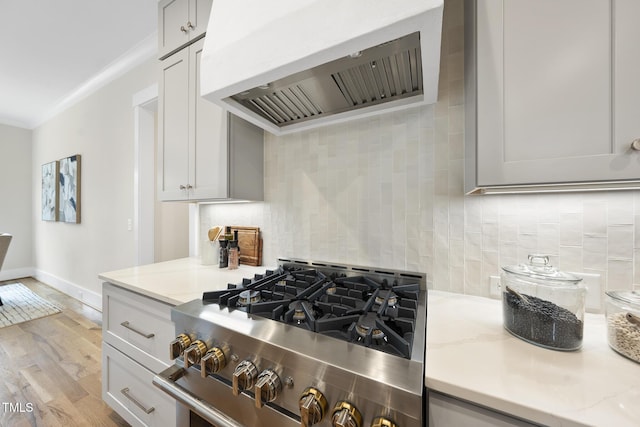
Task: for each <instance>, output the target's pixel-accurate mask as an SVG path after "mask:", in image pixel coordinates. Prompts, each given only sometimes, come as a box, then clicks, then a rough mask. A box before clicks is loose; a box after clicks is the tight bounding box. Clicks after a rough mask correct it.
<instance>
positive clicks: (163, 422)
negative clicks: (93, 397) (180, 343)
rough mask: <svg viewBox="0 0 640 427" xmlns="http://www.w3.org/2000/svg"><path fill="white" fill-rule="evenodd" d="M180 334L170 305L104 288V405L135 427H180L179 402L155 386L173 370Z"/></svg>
mask: <svg viewBox="0 0 640 427" xmlns="http://www.w3.org/2000/svg"><path fill="white" fill-rule="evenodd" d="M174 328H175V327H174V325H173V322H171V306H170V305H169V304H165V303H163V302H160V301H157V300H154V299H152V298H149V297H146V296H144V295H140V294H138V293H135V292H132V291H129V290H127V289H124V288H121V287H119V286H115V285H112V284H111V283H104V285H103V287H102V340H103V341H102V399H103V400H104V401H105V402H106V403H107V404H108V405H109V406H110V407H111V408H112V409H113V410H114V411H116V412H117V413H118V414H119V415H120V416H121V417H122V418H124V419H125V420H126V421H127V422H128V423H129V424H131V425H132V426H150V427H151V426H162V427H171V426H175V423H176V401H175V400H174V399H173V398H171V397H169V396H168V395H167V394H166V393H164V392H162V391H161V390H160V389H158V388H157V387H155V386H154V385H153V383H152V380H153V376H154V375H155V374H157V373H159V372H160V371H162V370H164V369H165V368H167V367H169V366H170V365H171V364H172V362H171V360H170V358H169V343H170V342H171V340H172V339H173V338H174V332H175V329H174Z"/></svg>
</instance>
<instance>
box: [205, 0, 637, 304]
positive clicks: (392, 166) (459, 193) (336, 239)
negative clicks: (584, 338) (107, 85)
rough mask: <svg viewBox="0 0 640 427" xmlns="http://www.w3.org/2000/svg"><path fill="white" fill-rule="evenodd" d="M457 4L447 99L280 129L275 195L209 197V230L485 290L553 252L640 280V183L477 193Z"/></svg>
mask: <svg viewBox="0 0 640 427" xmlns="http://www.w3.org/2000/svg"><path fill="white" fill-rule="evenodd" d="M444 12H445V22H444V32H443V46H442V61H441V76H440V88H439V100H438V103H437V104H436V105H435V106H432V107H422V108H418V109H413V110H407V111H403V112H397V113H392V114H386V115H382V116H378V117H375V118H369V119H363V120H359V121H354V122H350V123H348V124H343V125H338V126H331V127H326V128H321V129H318V130H314V131H308V132H303V133H298V134H293V135H288V136H285V137H274V136H273V135H267V137H266V141H265V182H264V187H265V202H264V203H252V204H248V205H203V206H201V210H200V218H201V223H200V229H201V239H202V240H204V239H205V233H206V230H207V229H208V228H209V227H211V226H213V225H254V226H259V227H261V229H262V231H263V239H264V252H263V257H264V263H265V265H274V263H275V261H276V258H277V257H279V256H284V257H290V256H293V257H298V258H307V259H313V260H318V261H333V262H346V263H352V264H361V265H367V266H382V267H387V268H396V269H406V270H414V271H420V272H426V273H427V274H428V281H429V286H430V287H431V288H435V289H440V290H449V291H453V292H459V293H467V294H473V295H483V296H488V295H489V276H490V275H499V274H500V271H501V268H500V267H501V266H505V265H511V264H515V263H519V262H526V259H527V255H528V254H530V253H539V252H542V253H546V254H549V255H551V261H552V264H554V265H555V266H558V267H559V268H561V269H563V270H565V271H574V272H587V273H594V274H599V275H601V285H602V289H603V290H606V289H631V287H632V286H633V284H636V286H639V285H640V192H638V191H626V192H594V193H576V194H565V195H558V194H554V195H517V196H468V197H466V196H464V194H463V156H464V151H463V136H464V135H463V129H464V112H463V108H462V105H463V100H464V93H463V79H464V63H463V49H464V45H463V22H462V1H461V0H448V1H447V2H446V5H445V11H444ZM550 102H553V101H552V100H550Z"/></svg>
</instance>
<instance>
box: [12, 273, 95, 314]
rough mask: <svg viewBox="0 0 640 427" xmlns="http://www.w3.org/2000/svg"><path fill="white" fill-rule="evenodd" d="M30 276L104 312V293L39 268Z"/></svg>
mask: <svg viewBox="0 0 640 427" xmlns="http://www.w3.org/2000/svg"><path fill="white" fill-rule="evenodd" d="M29 276H32V277H35V278H36V279H38V280H39V281H41V282H42V283H45V284H47V285H49V286H51V287H52V288H55V289H57V290H59V291H60V292H62V293H63V294H67V295H69V296H70V297H71V298H75V299H77V300H78V301H80V302H82V303H84V304H86V305H88V306H89V307H92V308H95V309H96V310H98V311H100V312H102V294H99V293H96V292H93V291H90V290H88V289H87V288H83V287H82V286H80V285H77V284H75V283H72V282H69V281H68V280H65V279H61V278H60V277H57V276H54V275H53V274H49V273H47V272H45V271H42V270H38V269H35V270H33V274H30V275H29ZM22 277H26V276H22Z"/></svg>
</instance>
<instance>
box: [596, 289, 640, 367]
mask: <svg viewBox="0 0 640 427" xmlns="http://www.w3.org/2000/svg"><path fill="white" fill-rule="evenodd" d="M606 294H607V297H606V303H605V313H606V314H605V315H606V316H607V340H608V342H609V346H610V347H611V348H612V349H614V350H615V351H616V352H618V353H620V354H621V355H623V356H625V357H628V358H629V359H631V360H633V361H635V362H638V363H640V292H638V291H608V292H606Z"/></svg>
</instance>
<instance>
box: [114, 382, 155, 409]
mask: <svg viewBox="0 0 640 427" xmlns="http://www.w3.org/2000/svg"><path fill="white" fill-rule="evenodd" d="M120 393H122V394H124V396H125V397H126V398H127V399H129V400H130V401H132V402H133V404H134V405H136V406H137V407H138V408H140V409H142V410H143V411H144V413H145V414H150V413H152V412H153V411H155V410H156V408H154V407H153V406H152V407H151V408H149V409H147V408H145V407H144V405H142V403H140V402H138V400H137V399H136V398H135V397H133V396H131V395H130V394H129V387H125V388H123V389H122V390H120Z"/></svg>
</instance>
